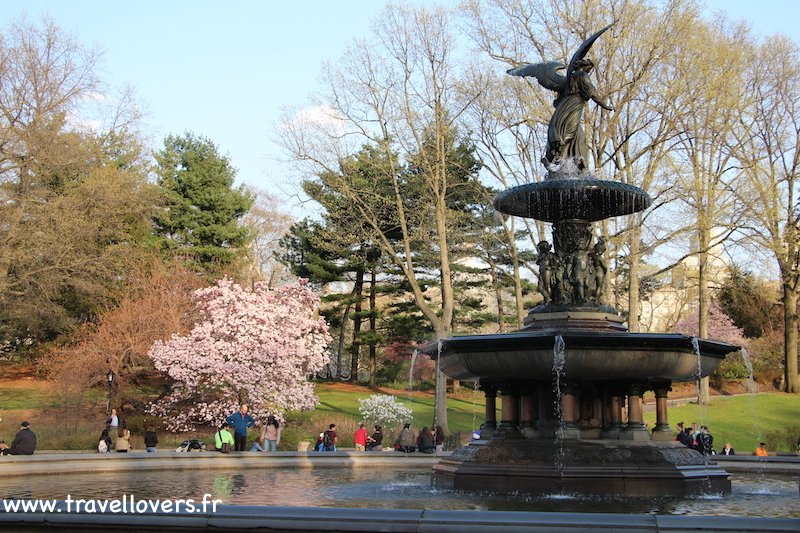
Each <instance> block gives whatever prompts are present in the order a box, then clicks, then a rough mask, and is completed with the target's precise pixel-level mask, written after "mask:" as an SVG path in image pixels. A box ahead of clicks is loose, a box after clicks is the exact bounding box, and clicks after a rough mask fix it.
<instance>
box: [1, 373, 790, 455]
mask: <svg viewBox="0 0 800 533" xmlns="http://www.w3.org/2000/svg"><path fill="white" fill-rule="evenodd" d="M317 394H318V395H319V397H320V400H321V403H320V405H319V406H318V407H317V410H316V411H314V412H312V413H309V415H310V416H311V418H312V420H311V421H310V422H309V423H308V425H307V426H305V425H304V426H305V427H302V429H301V428H300V427H298V428H297V431H298V432H299V433H300V432H301V434H298V435H297V438H298V439H299V438H304V439H308V438H312V437H313V435H314V433H315V432H317V431H319V430H320V429H318V428H323V427H324V425H326V424H327V423H329V422H335V423H337V424H340V425H342V424H343V426H342V429H343V430H346V431H345V438H346V439H347V440H350V436H349V433H350V432H351V431H352V429H354V426H353V424H354V423H357V422H358V420H359V419H360V417H359V414H358V407H359V404H358V400H359V399H361V398H367V397H368V396H370V395H372V394H394V395H395V396H397V399H398V401H400V402H402V403H405V404H406V405H408V406H409V407H410V408H411V409H413V411H414V421H413V422H414V426H415V428H416V429H417V430H419V428H421V427H423V426H430V425H431V422H432V421H433V395H432V394H431V393H429V392H418V391H415V392H413V394H412V395H411V398H409V394H408V392H405V391H392V390H382V389H379V390H371V389H368V388H366V387H358V386H354V385H350V384H343V383H320V384H318V385H317ZM89 396H97V395H92V394H90V395H89ZM102 396H103V395H102V394H100V395H99V396H98V398H100V399H102V398H101V397H102ZM94 400H97V398H94ZM58 403H59V402H58V401H57V399H56V396H55V394H54V393H53V391H52V390H51V389H50V387H49V384H47V383H45V382H41V381H38V380H31V381H26V380H14V381H13V382H11V381H8V382H4V383H0V417H2V421H1V422H0V437H2V438H5V439H9V438H12V437H13V435H14V433H15V432H16V430H17V429H18V425H17V424H19V421H20V420H24V419H27V420H30V421H31V423H32V424H34V426H35V429H36V431H37V434H38V435H39V436H40V437H41V440H42V447H43V448H51V447H52V446H48V445H47V444H46V442H48V441H49V442H51V444H52V445H55V447H57V448H61V447H74V448H82V449H86V448H87V447H91V445H93V443H94V441H95V440H96V435H99V430H98V427H100V428H101V427H102V420H104V418H103V417H104V415H103V414H102V413H100V414H98V415H97V420H93V419H88V420H87V419H81V418H78V420H75V423H73V422H72V421H70V420H67V419H65V418H64V410H65V407H64V406H59V405H58ZM95 403H104V402H95ZM498 403H500V402H498ZM103 407H105V406H104V405H103ZM66 411H69V409H66ZM483 412H484V402H483V394H482V393H480V392H476V391H473V390H471V389H461V391H459V393H457V394H454V395H453V394H451V395H450V397H449V398H448V422H449V425H450V430H451V432H457V431H461V432H464V433H468V432H470V431H471V430H472V429H473V428H475V427H478V426H479V425H480V423H481V422H482V421H483ZM645 420H646V422H647V423H648V426H649V427H652V426H653V424H654V422H655V413H653V412H647V413H645ZM679 421H684V422H686V423H687V424H689V423H691V422H697V423H698V424H705V425H708V426H709V427H710V429H711V433H712V435H714V444H715V447H716V448H717V449H719V448H721V447H722V445H723V444H724V443H725V441H730V442H731V443H732V444H733V446H734V448H736V449H737V450H739V451H741V452H750V451H752V450H753V449H754V448H755V445H756V444H757V443H758V442H760V441H763V440H766V441H767V442H768V443H769V442H770V438H769V437H768V435H769V434H770V433H771V432H775V431H776V430H780V429H786V428H797V432H798V433H800V396H798V395H790V394H782V393H771V394H758V395H746V396H726V397H713V398H712V403H711V405H709V406H698V405H696V404H687V405H682V406H675V407H670V409H669V422H670V424H671V425H672V427H673V428H674V427H675V425H676V424H677V423H678V422H679ZM76 429H78V431H79V433H80V434H79V435H74V436H73V435H69V434H70V433H72V432H73V431H75V430H76ZM287 436H288V435H287ZM798 436H800V435H798ZM183 438H185V437H184V436H181V435H175V436H171V435H167V434H164V435H163V436H161V439H162V440H163V441H164V444H165V448H167V447H169V446H171V445H172V444H173V441H176V442H179V441H180V440H183ZM795 438H796V437H795ZM84 441H86V442H84ZM90 441H91V442H90ZM168 442H169V444H168ZM287 445H289V443H288V442H287ZM770 447H771V449H772V450H775V449H776V448H777V447H776V446H775V445H774V444H772V443H771V444H770ZM777 449H778V450H780V451H789V450H790V448H789V446H788V445H784V446H783V447H781V448H777ZM792 451H794V450H792Z"/></svg>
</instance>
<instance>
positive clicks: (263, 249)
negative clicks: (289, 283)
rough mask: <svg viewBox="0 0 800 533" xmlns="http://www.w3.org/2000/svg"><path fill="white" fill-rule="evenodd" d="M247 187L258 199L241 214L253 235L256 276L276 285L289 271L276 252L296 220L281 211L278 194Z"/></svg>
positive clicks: (252, 250)
mask: <svg viewBox="0 0 800 533" xmlns="http://www.w3.org/2000/svg"><path fill="white" fill-rule="evenodd" d="M248 191H249V192H250V194H252V195H253V197H254V198H255V201H254V202H253V205H252V207H250V211H248V212H247V214H246V215H245V216H244V217H242V224H244V225H245V226H246V227H247V228H248V229H249V230H250V232H251V235H253V242H252V244H251V254H252V260H253V269H254V272H253V277H254V278H257V279H266V280H267V281H268V282H269V285H270V286H273V285H275V284H277V283H279V282H280V281H281V280H282V279H283V278H284V277H285V276H287V275H288V274H290V273H289V272H288V271H287V269H286V267H285V266H284V265H283V264H281V263H280V261H278V260H277V258H276V256H275V254H276V252H278V251H279V249H280V246H279V243H280V240H281V237H283V236H284V235H286V233H287V232H288V231H289V228H290V227H291V226H292V223H293V222H294V221H293V219H292V217H291V216H290V215H289V214H287V213H284V212H283V211H281V209H280V207H279V201H278V199H277V198H276V197H275V196H273V195H271V194H270V193H268V192H266V191H263V190H260V189H256V188H253V187H250V188H248Z"/></svg>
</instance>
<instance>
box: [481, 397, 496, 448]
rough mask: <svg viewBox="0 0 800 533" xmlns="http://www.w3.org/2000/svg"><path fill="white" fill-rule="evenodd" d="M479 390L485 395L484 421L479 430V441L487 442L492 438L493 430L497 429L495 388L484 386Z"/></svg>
mask: <svg viewBox="0 0 800 533" xmlns="http://www.w3.org/2000/svg"><path fill="white" fill-rule="evenodd" d="M481 388H482V389H483V392H484V394H485V395H486V413H485V418H486V420H485V422H484V423H483V428H482V429H481V440H488V439H491V438H492V435H493V434H494V430H495V429H497V404H496V403H495V396H496V394H497V388H496V387H495V386H494V385H486V386H483V387H481Z"/></svg>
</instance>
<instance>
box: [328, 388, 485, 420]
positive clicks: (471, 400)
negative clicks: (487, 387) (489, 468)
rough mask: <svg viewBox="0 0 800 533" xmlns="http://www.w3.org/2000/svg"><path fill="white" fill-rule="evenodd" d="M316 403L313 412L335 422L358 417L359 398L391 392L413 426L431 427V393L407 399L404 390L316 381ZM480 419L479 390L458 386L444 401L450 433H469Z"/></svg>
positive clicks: (481, 414)
mask: <svg viewBox="0 0 800 533" xmlns="http://www.w3.org/2000/svg"><path fill="white" fill-rule="evenodd" d="M316 392H317V395H318V396H319V398H320V404H319V405H318V406H317V409H316V411H317V412H318V413H320V414H329V415H330V416H331V418H332V420H333V421H334V422H335V421H336V420H335V418H336V417H337V416H343V415H344V416H348V417H350V418H353V419H355V420H359V419H360V416H359V414H358V407H359V403H358V400H359V399H363V398H368V397H369V396H371V395H373V394H392V395H394V396H396V397H397V401H398V402H400V403H403V404H405V405H406V406H407V407H409V408H410V409H411V410H412V411H413V412H414V421H413V425H414V426H415V427H416V428H417V429H419V428H422V427H424V426H431V423H432V422H433V394H431V393H429V392H419V391H415V392H413V393H412V394H411V397H410V398H409V393H408V392H405V391H389V390H382V389H381V390H371V389H368V388H366V387H356V386H347V387H343V386H342V385H341V384H339V383H319V384H317V386H316ZM483 419H484V400H483V393H481V392H475V391H472V390H470V389H462V390H461V391H460V392H459V393H458V394H456V395H451V397H449V398H448V400H447V421H448V424H449V426H450V431H451V432H456V431H461V432H471V431H472V430H473V429H474V428H477V427H478V426H480V425H481V423H482V422H483Z"/></svg>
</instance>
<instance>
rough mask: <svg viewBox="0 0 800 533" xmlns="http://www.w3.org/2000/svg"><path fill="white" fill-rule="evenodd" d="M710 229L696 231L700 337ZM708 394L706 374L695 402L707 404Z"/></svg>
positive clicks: (702, 334) (705, 309) (703, 329)
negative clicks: (698, 248)
mask: <svg viewBox="0 0 800 533" xmlns="http://www.w3.org/2000/svg"><path fill="white" fill-rule="evenodd" d="M710 234H711V231H710V229H709V228H708V227H705V226H704V225H702V217H701V226H700V228H699V231H698V237H699V239H698V240H699V243H698V244H699V246H700V254H699V255H698V269H699V272H698V287H697V302H698V306H697V307H698V310H697V312H698V313H699V318H698V326H697V330H698V332H697V336H698V337H700V338H706V337H708V305H709V299H710V295H709V289H708V249H709V244H710V242H711V235H710ZM709 396H710V390H709V377H708V376H706V377H704V378H701V379H700V382H699V384H698V391H697V403H698V404H699V405H708V400H709Z"/></svg>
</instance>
